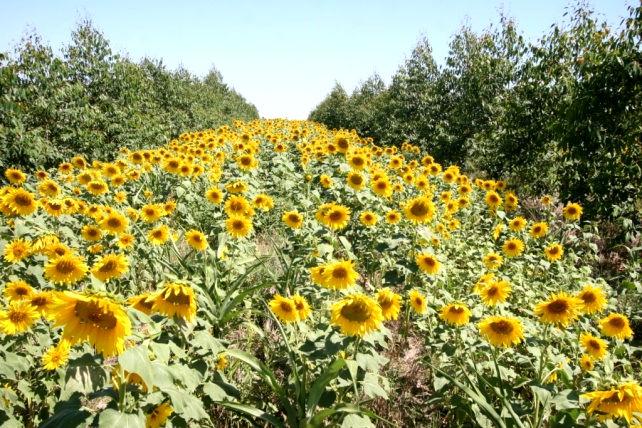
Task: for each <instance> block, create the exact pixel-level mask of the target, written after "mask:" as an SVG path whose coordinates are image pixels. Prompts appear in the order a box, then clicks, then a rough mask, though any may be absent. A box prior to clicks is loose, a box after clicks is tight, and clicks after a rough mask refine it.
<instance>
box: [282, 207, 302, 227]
mask: <svg viewBox="0 0 642 428" xmlns="http://www.w3.org/2000/svg"><path fill="white" fill-rule="evenodd" d="M281 220H282V221H283V223H285V224H287V225H288V226H289V227H291V228H292V229H300V228H301V226H303V215H301V213H299V212H298V211H286V212H284V213H283V216H282V217H281Z"/></svg>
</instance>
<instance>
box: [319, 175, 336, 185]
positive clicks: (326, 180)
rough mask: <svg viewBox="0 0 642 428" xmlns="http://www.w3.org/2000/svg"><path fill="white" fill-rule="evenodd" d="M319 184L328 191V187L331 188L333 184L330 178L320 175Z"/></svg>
mask: <svg viewBox="0 0 642 428" xmlns="http://www.w3.org/2000/svg"><path fill="white" fill-rule="evenodd" d="M319 183H320V184H321V186H323V187H324V188H325V189H329V188H330V187H332V183H333V181H332V177H330V176H329V175H327V174H321V176H320V177H319Z"/></svg>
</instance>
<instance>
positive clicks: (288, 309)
mask: <svg viewBox="0 0 642 428" xmlns="http://www.w3.org/2000/svg"><path fill="white" fill-rule="evenodd" d="M279 307H280V308H281V310H282V311H283V312H293V311H294V308H293V307H292V304H290V302H285V301H281V304H280V305H279Z"/></svg>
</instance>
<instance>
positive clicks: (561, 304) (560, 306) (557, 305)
mask: <svg viewBox="0 0 642 428" xmlns="http://www.w3.org/2000/svg"><path fill="white" fill-rule="evenodd" d="M546 309H548V311H549V312H551V313H553V314H563V313H565V312H566V311H568V309H569V304H568V302H567V301H566V300H563V299H557V300H554V301H552V302H551V303H549V304H548V305H547V306H546Z"/></svg>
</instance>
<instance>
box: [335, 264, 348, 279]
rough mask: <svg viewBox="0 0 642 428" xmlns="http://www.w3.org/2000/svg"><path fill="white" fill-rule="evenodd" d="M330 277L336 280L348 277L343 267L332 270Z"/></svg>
mask: <svg viewBox="0 0 642 428" xmlns="http://www.w3.org/2000/svg"><path fill="white" fill-rule="evenodd" d="M332 277H333V278H336V279H345V278H347V277H348V270H347V269H346V268H344V267H338V268H334V269H333V270H332Z"/></svg>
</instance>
